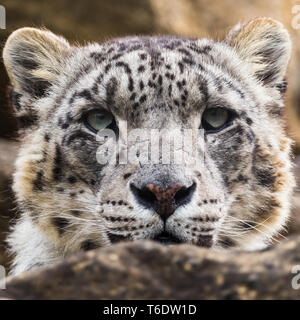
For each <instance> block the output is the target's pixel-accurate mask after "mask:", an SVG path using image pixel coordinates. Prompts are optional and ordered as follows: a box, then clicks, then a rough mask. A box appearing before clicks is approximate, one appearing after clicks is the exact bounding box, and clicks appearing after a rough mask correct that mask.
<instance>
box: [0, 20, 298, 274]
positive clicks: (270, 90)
mask: <svg viewBox="0 0 300 320" xmlns="http://www.w3.org/2000/svg"><path fill="white" fill-rule="evenodd" d="M3 56H4V62H5V65H6V68H7V71H8V74H9V76H10V79H11V82H12V86H13V89H12V92H11V98H12V101H13V104H14V107H15V110H16V114H17V117H18V119H19V121H20V123H21V124H22V130H21V135H22V146H21V150H20V154H19V157H18V159H17V165H16V167H17V169H16V173H15V176H14V191H15V193H16V196H17V201H18V203H19V206H20V209H21V211H22V217H21V219H20V221H19V222H18V223H17V224H16V226H15V230H14V232H13V233H12V234H11V236H10V238H9V239H10V240H9V241H10V245H11V247H12V250H13V251H14V252H15V253H16V259H15V267H16V268H19V271H20V270H24V269H29V268H32V267H33V266H36V265H40V264H45V263H48V262H49V261H53V260H55V259H57V258H59V257H61V256H63V255H66V254H70V253H72V252H77V251H80V250H89V249H93V248H97V247H102V246H107V245H110V244H112V243H114V242H117V241H121V240H137V239H154V240H158V241H161V242H163V243H171V244H172V243H182V242H187V243H191V244H195V245H199V246H204V247H209V248H219V249H220V248H224V249H228V248H245V249H255V248H260V247H263V246H264V245H265V244H266V243H268V242H269V241H270V239H272V237H273V236H275V235H277V233H278V231H279V230H280V229H281V228H282V226H283V225H284V223H285V221H286V218H287V217H288V214H289V202H290V201H289V197H290V194H291V189H292V187H293V177H292V174H291V172H290V166H291V165H290V159H289V151H290V140H289V139H288V138H287V137H286V135H285V132H284V123H283V119H282V110H283V94H284V91H285V87H286V82H285V80H284V79H285V72H286V68H287V63H288V60H289V56H290V40H289V37H288V34H287V32H286V30H285V29H284V28H283V26H282V25H281V24H280V23H278V22H275V21H273V20H271V19H267V18H262V19H256V20H253V21H251V22H249V23H247V24H244V25H238V26H236V27H235V28H234V29H233V30H232V31H231V32H230V33H229V35H228V37H227V38H226V40H224V41H222V42H214V41H212V40H207V39H201V40H199V39H188V38H181V37H128V38H120V39H116V40H112V41H109V42H106V43H103V44H90V45H87V46H85V47H74V46H71V45H70V44H69V43H68V42H67V41H66V40H65V39H63V38H61V37H58V36H56V35H54V34H52V33H51V32H49V31H45V30H39V29H33V28H23V29H20V30H17V31H16V32H14V33H13V34H12V35H11V36H10V37H9V39H8V41H7V43H6V46H5V48H4V54H3ZM107 129H110V132H112V133H113V135H114V139H112V138H106V139H105V138H104V139H100V138H99V135H100V136H101V133H103V132H106V131H103V130H107ZM136 129H138V130H136ZM153 130H154V131H155V133H156V138H157V140H155V141H153V140H151V139H152V138H151V134H149V135H148V133H151V132H152V133H153ZM187 131H189V132H192V134H193V138H192V140H191V141H192V143H191V145H189V148H186V149H185V147H183V146H181V145H180V144H176V143H178V141H183V140H182V137H183V134H184V133H185V132H187ZM132 132H135V133H136V132H137V133H138V137H137V139H131V140H130V139H128V136H130V135H131V133H132ZM145 133H146V134H145ZM131 136H132V135H131ZM152 136H153V135H152ZM135 137H136V136H135ZM102 138H103V136H102ZM163 139H166V140H167V141H169V142H170V144H167V146H166V145H165V146H164V145H161V143H160V142H161V141H162V140H163ZM124 141H126V148H124V143H125V142H124ZM121 142H122V143H123V147H122V148H121V147H119V146H120V145H121ZM116 143H117V145H118V147H116ZM176 146H177V147H176ZM103 147H105V148H103ZM99 148H100V154H101V152H102V155H103V154H105V152H106V151H107V152H108V153H109V154H110V157H109V161H107V162H106V163H101V161H99V157H98V156H97V155H99ZM151 148H154V149H155V148H156V150H157V159H156V160H157V161H154V160H153V159H152V158H151V157H149V156H147V157H146V159H145V158H143V159H142V155H141V150H145V149H146V150H147V151H148V152H149V150H152V149H151ZM129 150H131V151H130V152H131V155H133V158H134V159H135V161H123V160H124V158H128V154H129ZM132 150H133V151H132ZM170 150H171V153H172V152H173V154H174V153H176V152H177V153H178V152H179V153H180V152H181V155H188V156H191V155H193V157H194V159H196V161H194V162H193V161H192V162H189V163H186V162H184V161H182V162H176V161H175V160H174V159H175V158H174V156H170V158H169V159H168V160H169V161H165V159H163V158H164V155H165V154H166V153H167V152H168V151H170ZM150 153H151V152H150ZM120 159H123V160H122V161H120ZM142 160H143V161H142ZM144 160H147V161H144ZM26 235H27V238H28V241H27V242H26V246H27V247H28V248H29V249H26V248H25V246H24V245H23V246H22V243H21V241H22V242H24V239H26ZM29 237H31V238H34V239H31V240H29ZM30 248H31V249H30ZM26 250H27V251H26ZM30 250H31V251H30ZM25 252H26V255H27V256H30V259H27V260H28V262H27V265H26V266H25V263H24V260H26V258H25ZM34 252H36V254H35V253H34ZM27 256H26V257H27ZM27 260H26V261H27Z"/></svg>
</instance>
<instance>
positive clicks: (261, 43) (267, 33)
mask: <svg viewBox="0 0 300 320" xmlns="http://www.w3.org/2000/svg"><path fill="white" fill-rule="evenodd" d="M225 41H226V42H227V43H228V44H229V45H230V46H232V47H234V48H235V50H236V51H237V53H238V54H239V56H240V57H241V58H242V59H243V60H244V61H246V62H247V63H249V64H250V66H251V69H252V71H253V73H254V74H255V76H256V77H257V78H258V79H259V80H261V81H262V82H263V83H264V84H265V85H269V86H276V85H277V84H278V83H280V82H282V81H283V79H284V76H285V73H286V69H287V66H288V62H289V59H290V55H291V40H290V37H289V34H288V32H287V30H286V29H285V28H284V26H283V25H282V23H280V22H278V21H275V20H273V19H271V18H257V19H255V20H252V21H250V22H249V23H246V24H238V25H236V26H235V27H234V28H233V29H232V30H231V31H230V32H229V34H228V36H227V38H226V40H225Z"/></svg>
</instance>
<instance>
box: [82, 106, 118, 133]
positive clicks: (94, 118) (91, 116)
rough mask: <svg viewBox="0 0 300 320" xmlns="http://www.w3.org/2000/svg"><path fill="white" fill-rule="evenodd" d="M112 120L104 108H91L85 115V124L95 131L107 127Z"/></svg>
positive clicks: (111, 116)
mask: <svg viewBox="0 0 300 320" xmlns="http://www.w3.org/2000/svg"><path fill="white" fill-rule="evenodd" d="M113 121H114V117H113V115H112V114H111V113H109V112H108V111H105V110H92V111H89V112H88V113H87V114H86V116H85V124H86V126H87V127H88V128H89V129H91V130H92V131H96V132H98V131H100V130H103V129H105V128H108V127H109V126H110V125H111V124H112V123H113Z"/></svg>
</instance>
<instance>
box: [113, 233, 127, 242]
mask: <svg viewBox="0 0 300 320" xmlns="http://www.w3.org/2000/svg"><path fill="white" fill-rule="evenodd" d="M108 237H109V240H110V241H111V243H116V242H120V241H125V240H128V239H129V237H126V236H123V235H120V234H114V233H110V232H109V233H108Z"/></svg>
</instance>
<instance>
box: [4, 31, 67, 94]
mask: <svg viewBox="0 0 300 320" xmlns="http://www.w3.org/2000/svg"><path fill="white" fill-rule="evenodd" d="M70 48H71V47H70V45H69V43H68V42H67V41H66V40H65V39H64V38H62V37H58V36H56V35H55V34H53V33H52V32H50V31H47V30H42V29H36V28H21V29H18V30H16V31H15V32H13V33H12V34H11V35H10V36H9V38H8V40H7V42H6V44H5V47H4V49H3V60H4V64H5V67H6V69H7V72H8V75H9V77H10V80H11V83H12V85H13V86H14V87H15V89H16V90H17V91H18V92H20V93H26V94H29V95H31V96H34V97H41V96H43V95H44V93H45V91H46V89H47V88H48V87H49V86H50V84H51V83H53V82H55V81H56V79H57V76H58V75H59V73H60V72H61V70H62V69H63V61H64V59H65V57H66V56H67V55H68V53H69V52H70Z"/></svg>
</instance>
